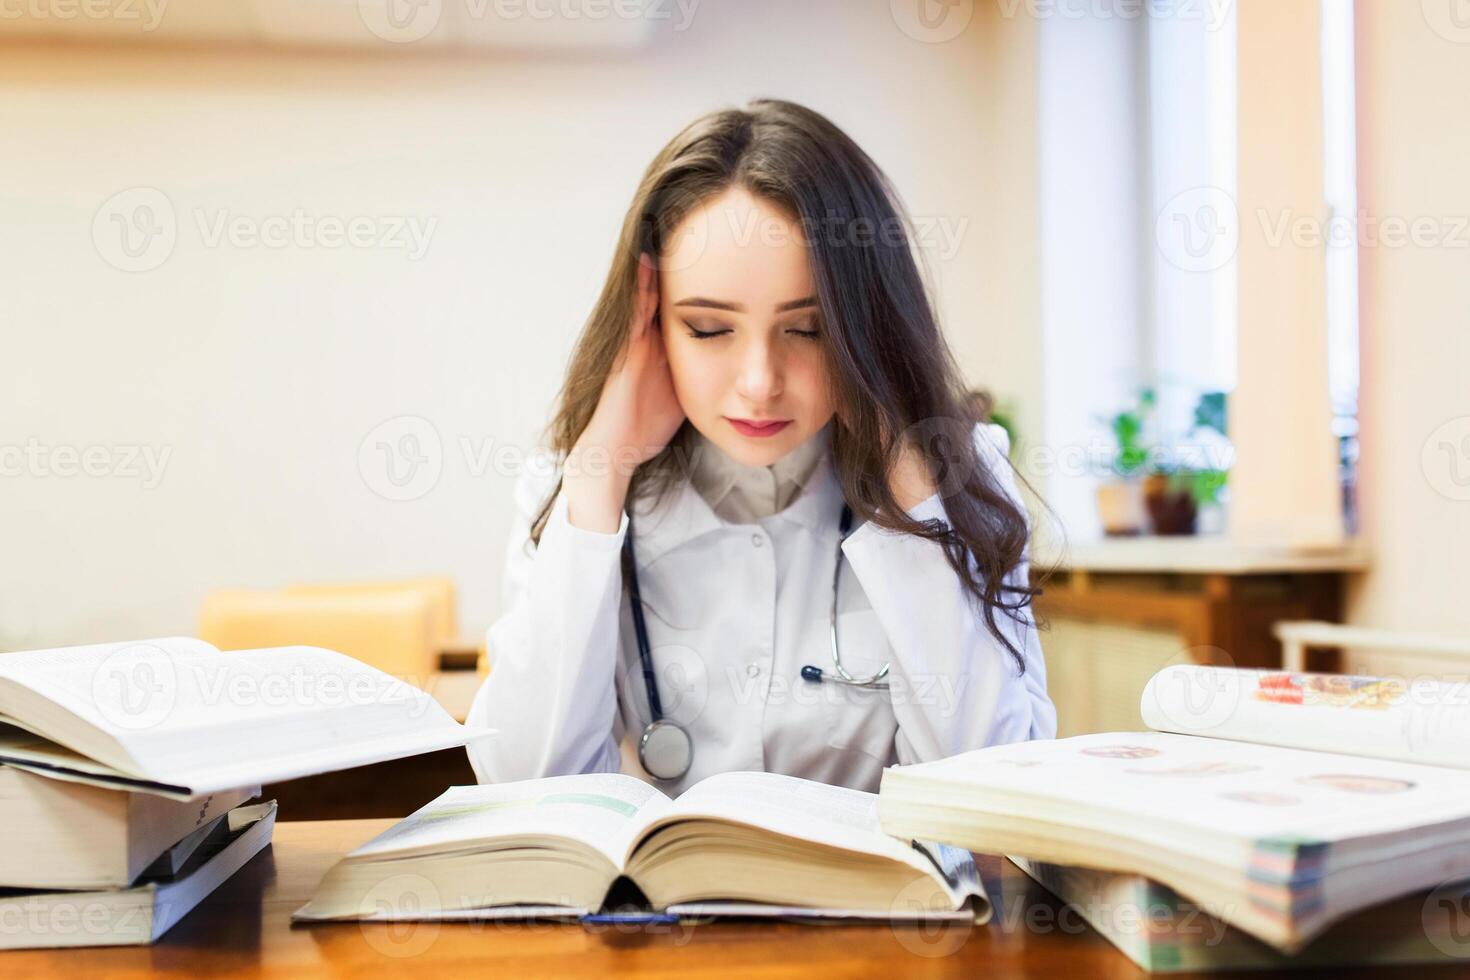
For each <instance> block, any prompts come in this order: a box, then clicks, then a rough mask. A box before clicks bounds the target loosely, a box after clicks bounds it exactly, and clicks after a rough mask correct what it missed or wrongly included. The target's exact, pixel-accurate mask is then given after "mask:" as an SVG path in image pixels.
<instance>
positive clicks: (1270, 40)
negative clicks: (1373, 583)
mask: <svg viewBox="0 0 1470 980" xmlns="http://www.w3.org/2000/svg"><path fill="white" fill-rule="evenodd" d="M1236 11H1237V15H1236V16H1237V26H1236V38H1237V42H1236V43H1237V49H1236V51H1237V59H1238V64H1239V68H1238V95H1239V102H1238V106H1237V114H1238V121H1237V135H1238V140H1239V149H1238V153H1237V160H1238V163H1237V189H1236V206H1237V212H1238V215H1239V216H1240V228H1241V231H1240V247H1239V251H1238V253H1237V259H1236V269H1237V277H1238V278H1237V283H1238V287H1237V289H1238V300H1237V310H1238V314H1237V324H1236V384H1235V390H1234V391H1233V392H1232V393H1231V396H1230V437H1231V440H1232V441H1233V442H1234V444H1235V450H1236V455H1235V465H1234V467H1233V468H1232V469H1231V471H1230V488H1231V490H1230V493H1231V497H1230V533H1231V535H1232V536H1233V537H1234V538H1236V539H1238V540H1242V541H1259V542H1266V543H1270V544H1288V543H1289V544H1303V545H1334V544H1339V543H1341V541H1342V539H1343V526H1342V518H1341V512H1342V508H1341V503H1340V500H1341V492H1340V490H1339V486H1338V475H1337V468H1338V464H1337V446H1336V442H1335V441H1334V440H1333V438H1332V436H1331V432H1332V411H1331V402H1330V399H1329V394H1328V392H1329V388H1328V348H1327V291H1326V290H1327V284H1326V266H1325V264H1324V262H1323V251H1322V249H1321V248H1320V247H1316V246H1313V245H1311V244H1310V243H1304V244H1296V243H1294V242H1292V241H1291V240H1289V239H1287V240H1284V241H1279V240H1275V238H1274V236H1273V235H1272V233H1271V232H1270V230H1269V229H1272V228H1276V227H1279V222H1280V221H1281V220H1282V216H1291V215H1314V214H1317V213H1319V212H1320V211H1321V210H1322V201H1323V199H1324V198H1323V172H1322V126H1323V120H1322V59H1321V54H1320V53H1321V45H1322V32H1321V24H1320V20H1319V16H1318V4H1317V3H1314V2H1306V0H1295V2H1290V3H1281V2H1280V0H1244V2H1242V3H1240V4H1239V5H1238V6H1237V7H1236Z"/></svg>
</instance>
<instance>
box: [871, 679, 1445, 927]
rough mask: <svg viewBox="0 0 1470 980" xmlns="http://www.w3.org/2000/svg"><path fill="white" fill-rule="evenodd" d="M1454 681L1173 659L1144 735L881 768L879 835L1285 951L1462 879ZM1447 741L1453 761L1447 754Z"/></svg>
mask: <svg viewBox="0 0 1470 980" xmlns="http://www.w3.org/2000/svg"><path fill="white" fill-rule="evenodd" d="M1455 695H1456V692H1455V691H1454V689H1453V685H1449V684H1444V683H1440V684H1437V685H1435V684H1429V683H1428V682H1423V683H1417V684H1397V683H1394V682H1390V681H1385V680H1383V679H1376V678H1339V677H1331V678H1318V677H1315V676H1313V675H1282V674H1280V673H1272V672H1264V671H1228V670H1225V669H1223V668H1205V667H1171V668H1169V669H1168V670H1166V671H1163V672H1161V673H1160V674H1158V675H1156V676H1155V677H1154V678H1153V680H1151V681H1150V683H1149V685H1148V686H1147V688H1146V690H1145V692H1144V696H1143V716H1144V718H1145V720H1146V721H1147V722H1148V723H1149V724H1150V725H1151V726H1152V727H1154V728H1155V729H1156V730H1155V731H1150V732H1115V733H1105V734H1094V735H1081V736H1077V737H1073V738H1067V739H1060V740H1057V741H1050V742H1024V743H1017V744H1013V745H1001V746H994V747H991V748H987V749H981V750H979V751H975V752H969V753H965V754H962V755H958V756H955V757H952V758H949V759H944V760H940V761H937V762H929V763H922V764H918V765H910V766H900V767H894V768H890V769H888V770H886V771H885V772H884V774H883V781H882V785H881V788H880V791H879V804H878V809H879V816H880V819H881V822H882V826H883V829H884V830H886V831H888V832H889V833H892V834H895V835H898V836H900V837H906V838H907V837H913V838H924V839H932V840H940V841H944V842H946V843H950V844H954V845H958V846H961V847H967V848H970V849H971V850H975V851H981V852H988V853H1001V854H1011V855H1017V856H1019V857H1022V858H1025V859H1029V860H1032V861H1039V862H1045V863H1049V864H1059V865H1072V866H1078V867H1084V868H1093V869H1099V870H1104V871H1115V872H1124V873H1130V874H1137V875H1143V876H1146V877H1147V878H1149V879H1152V880H1153V881H1155V882H1158V883H1160V884H1163V885H1166V886H1168V887H1169V888H1171V889H1173V890H1174V891H1176V892H1178V893H1179V894H1180V895H1182V896H1184V897H1185V898H1187V899H1189V900H1191V901H1194V902H1196V903H1199V904H1201V905H1205V906H1208V907H1209V908H1210V909H1211V910H1212V912H1213V914H1215V915H1217V916H1218V917H1219V918H1220V919H1222V920H1223V921H1225V922H1228V923H1229V924H1231V925H1233V926H1235V927H1236V928H1238V929H1240V930H1242V931H1244V932H1246V933H1249V934H1251V935H1253V936H1256V937H1258V938H1259V939H1261V940H1263V941H1264V942H1266V943H1269V944H1270V945H1271V946H1273V947H1275V948H1276V949H1278V950H1281V951H1283V952H1287V953H1292V952H1295V951H1297V950H1300V949H1301V948H1302V947H1303V946H1304V945H1306V944H1307V943H1308V942H1309V941H1310V940H1311V939H1312V938H1313V937H1315V936H1317V935H1319V934H1321V933H1322V932H1323V931H1324V930H1326V929H1327V928H1328V927H1329V926H1330V925H1331V924H1332V923H1334V922H1336V921H1338V920H1340V919H1342V918H1343V917H1344V916H1346V915H1349V914H1350V913H1353V912H1355V911H1358V910H1361V909H1365V908H1368V907H1370V906H1373V905H1376V904H1379V903H1382V902H1385V901H1387V900H1389V899H1392V898H1396V897H1398V896H1402V895H1407V894H1411V893H1414V892H1422V891H1426V890H1430V889H1434V888H1436V887H1439V886H1441V885H1444V884H1445V883H1447V882H1452V881H1454V880H1456V879H1459V878H1466V877H1470V771H1466V770H1464V769H1459V768H1451V767H1449V766H1447V765H1443V764H1439V765H1426V764H1423V763H1421V762H1413V761H1403V760H1405V759H1406V758H1423V759H1426V760H1432V761H1434V762H1440V763H1442V762H1447V761H1455V762H1457V763H1458V764H1459V765H1466V764H1470V753H1467V752H1466V749H1467V748H1470V742H1467V741H1466V740H1465V735H1466V733H1467V732H1470V726H1467V725H1466V724H1465V719H1466V718H1467V717H1470V713H1467V712H1465V710H1464V709H1463V708H1459V709H1458V710H1457V709H1456V697H1455ZM1457 745H1459V746H1461V748H1460V749H1459V753H1458V755H1457V754H1456V752H1455V750H1454V747H1455V746H1457Z"/></svg>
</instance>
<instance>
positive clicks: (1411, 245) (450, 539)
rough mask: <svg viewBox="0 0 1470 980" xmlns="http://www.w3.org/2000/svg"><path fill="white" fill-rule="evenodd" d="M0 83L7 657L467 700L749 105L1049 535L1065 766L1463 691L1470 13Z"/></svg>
mask: <svg viewBox="0 0 1470 980" xmlns="http://www.w3.org/2000/svg"><path fill="white" fill-rule="evenodd" d="M0 90H3V91H4V92H5V95H6V97H5V99H4V100H3V101H0V133H3V134H4V135H3V144H4V151H3V152H0V215H3V222H4V234H3V235H0V287H3V288H0V325H3V327H0V329H3V331H4V347H3V357H0V554H3V560H0V650H14V649H27V648H37V647H49V646H59V645H65V644H72V643H82V642H89V641H96V642H100V641H105V640H117V639H129V638H138V637H147V636H159V635H168V634H179V633H184V634H197V635H203V636H205V637H206V638H207V639H212V640H214V641H215V642H217V643H219V645H221V646H249V645H259V644H261V643H268V642H273V641H279V642H292V641H294V640H295V639H297V638H301V639H306V640H308V641H310V642H320V643H323V644H325V645H332V644H333V643H335V644H336V645H338V647H339V648H340V649H343V650H344V651H345V652H349V653H354V654H356V655H359V656H362V657H363V658H364V659H370V660H373V661H375V662H377V663H378V664H379V665H381V666H384V667H386V668H387V669H392V670H395V671H398V672H401V673H406V674H413V675H415V676H417V677H422V678H426V679H427V680H426V686H429V687H431V688H434V687H435V686H436V685H437V684H438V683H439V681H438V680H437V678H439V676H440V674H442V673H444V672H446V671H449V670H450V669H452V668H455V667H474V666H478V668H479V671H478V672H483V670H484V669H485V668H486V658H485V657H484V656H483V654H484V653H485V651H483V650H482V649H480V646H481V644H482V642H483V636H484V633H485V629H486V627H487V626H488V625H489V624H490V623H491V622H492V621H493V619H494V618H495V616H496V615H497V613H498V611H499V608H500V593H499V586H500V570H501V562H502V560H503V555H504V548H505V543H506V541H505V537H506V534H507V530H508V526H509V521H510V515H511V504H510V490H511V487H512V485H513V483H514V481H515V478H516V476H517V475H518V473H519V472H520V471H521V469H522V468H523V467H525V466H528V465H537V463H536V460H537V458H538V457H537V454H536V452H535V450H536V447H537V445H538V437H539V434H540V430H541V427H542V426H543V425H544V423H545V421H546V420H547V418H548V415H549V412H550V411H551V409H552V405H553V399H554V396H555V394H556V390H557V386H558V385H559V383H560V381H561V378H562V375H563V372H564V369H565V366H566V362H567V358H568V355H569V353H570V351H571V347H572V344H573V341H574V339H575V337H576V335H577V333H578V332H579V330H580V328H581V325H582V323H583V322H584V320H585V318H586V316H587V314H588V312H589V310H590V307H591V304H592V303H593V301H594V299H595V297H596V295H597V293H598V290H599V288H600V286H601V283H602V280H603V278H604V276H605V274H606V271H607V268H608V265H609V261H610V258H611V255H612V249H613V245H614V242H615V239H616V235H617V231H618V228H619V223H620V221H621V219H622V216H623V213H624V211H625V209H626V207H627V206H628V203H629V201H630V200H631V197H632V194H633V190H634V187H635V184H636V182H637V180H638V177H639V175H640V174H641V172H642V170H643V168H644V167H645V166H646V165H647V164H648V162H649V161H650V159H651V158H652V156H653V155H654V153H655V152H656V151H657V150H658V149H659V148H660V147H661V146H662V145H663V144H664V142H666V141H667V140H668V139H669V138H670V137H671V136H672V135H673V134H674V133H675V132H677V131H678V130H679V129H680V128H681V127H682V126H683V125H685V124H686V123H687V122H689V121H690V120H691V119H693V118H694V117H695V116H697V115H699V114H701V113H703V112H706V111H708V110H710V109H713V108H716V107H720V106H725V105H738V104H741V103H743V102H745V101H747V100H748V99H751V98H754V97H759V96H775V97H780V98H786V99H792V100H796V101H799V102H803V103H806V104H808V105H810V106H812V107H813V108H815V109H817V110H818V111H821V112H823V113H825V114H827V115H828V116H829V117H830V118H832V119H833V120H834V121H835V122H836V123H837V124H838V125H840V126H842V127H843V128H845V129H846V130H847V131H848V132H849V133H850V134H851V135H852V136H853V137H854V138H855V139H856V140H857V141H858V142H859V143H860V144H861V145H862V146H863V147H864V148H865V149H866V150H867V151H868V152H869V153H870V154H871V155H872V156H873V157H874V158H875V159H876V160H877V161H878V163H879V164H880V166H882V167H883V168H884V169H885V170H886V171H887V173H888V174H889V175H890V177H891V178H892V179H893V181H894V183H895V184H896V186H897V188H898V189H899V191H900V193H901V194H902V195H903V197H904V199H905V201H906V203H907V205H908V207H909V209H910V211H911V213H912V214H913V216H914V218H915V222H916V228H917V231H918V242H917V246H918V248H919V249H920V250H921V252H922V254H923V258H924V261H925V264H926V267H927V269H928V272H929V275H930V277H931V279H932V283H933V289H934V291H935V297H936V302H937V305H938V308H939V310H940V313H941V315H942V319H943V323H944V326H945V329H946V331H947V334H948V336H949V339H950V342H951V344H952V346H953V348H954V350H955V352H956V354H957V356H958V357H959V359H960V362H961V364H962V365H963V366H964V368H965V370H966V372H967V375H968V377H969V379H970V381H971V382H972V383H973V385H974V386H975V388H976V389H977V390H980V391H983V392H984V394H985V397H984V399H983V401H984V402H985V403H986V404H988V405H989V411H990V413H991V414H992V416H993V417H994V418H995V419H996V420H997V421H1000V422H1002V423H1003V424H1004V425H1006V426H1007V428H1009V429H1010V430H1011V433H1012V445H1013V459H1014V462H1015V464H1016V466H1017V467H1018V468H1019V469H1020V470H1021V471H1022V472H1023V473H1025V474H1026V475H1027V477H1028V479H1029V480H1030V482H1031V483H1032V484H1033V486H1034V487H1035V488H1036V490H1037V491H1038V494H1039V498H1040V500H1042V501H1045V505H1046V508H1043V507H1042V506H1041V505H1040V504H1038V507H1037V516H1038V522H1037V524H1038V528H1039V531H1038V540H1037V542H1036V547H1035V550H1036V556H1037V561H1038V564H1050V563H1055V564H1057V565H1058V566H1059V569H1060V570H1059V573H1058V575H1057V576H1056V577H1055V578H1054V579H1053V582H1052V584H1051V585H1050V586H1049V587H1048V592H1047V596H1046V597H1045V598H1044V599H1043V601H1042V606H1041V608H1042V612H1043V614H1044V615H1045V616H1046V617H1047V619H1048V620H1049V621H1050V624H1051V629H1050V632H1049V633H1048V634H1047V635H1045V636H1044V638H1043V645H1044V646H1045V647H1046V648H1047V655H1048V660H1049V663H1050V668H1051V671H1050V676H1051V683H1052V688H1053V692H1054V696H1055V697H1056V699H1057V702H1058V707H1059V710H1060V712H1061V716H1062V728H1063V731H1062V734H1072V733H1075V732H1078V731H1087V730H1095V729H1108V728H1118V727H1124V726H1131V727H1137V726H1138V724H1139V723H1138V721H1137V700H1138V690H1139V689H1140V688H1141V686H1142V681H1143V680H1144V679H1146V678H1147V676H1148V675H1149V674H1151V673H1152V672H1153V671H1154V670H1156V669H1158V668H1159V667H1160V666H1162V665H1163V664H1164V663H1167V662H1172V661H1182V660H1188V661H1195V662H1215V663H1236V664H1241V665H1252V666H1280V665H1282V664H1286V665H1288V666H1290V665H1293V664H1295V665H1298V666H1300V665H1302V664H1306V665H1308V666H1315V667H1319V668H1322V669H1344V668H1348V667H1360V668H1364V669H1373V670H1379V671H1398V672H1409V671H1420V670H1428V671H1434V672H1439V673H1445V672H1453V671H1455V670H1457V669H1460V666H1459V665H1461V664H1463V663H1464V662H1465V658H1466V657H1470V649H1467V646H1466V645H1467V643H1470V612H1467V609H1470V604H1467V603H1466V602H1465V601H1464V600H1463V598H1462V593H1463V581H1464V580H1463V568H1464V567H1465V559H1464V556H1465V554H1466V551H1467V549H1470V386H1467V384H1466V374H1467V369H1470V326H1467V325H1466V323H1465V317H1466V310H1467V309H1470V276H1467V274H1466V269H1467V267H1466V261H1467V258H1470V227H1467V224H1470V183H1467V180H1466V177H1465V174H1466V173H1470V126H1467V123H1466V121H1465V120H1466V119H1470V15H1467V13H1466V11H1465V10H1464V9H1462V5H1461V4H1459V3H1458V2H1457V0H1422V2H1421V3H1410V2H1403V0H1358V2H1356V3H1354V2H1351V0H1287V2H1282V0H1176V2H1169V0H1157V2H1143V0H891V2H890V0H860V2H859V0H806V2H795V3H793V2H778V0H738V2H737V0H231V2H226V0H0ZM541 460H542V463H543V464H544V457H542V458H541ZM389 595H391V596H394V597H396V598H394V599H392V600H389V599H386V598H384V597H385V596H389ZM395 603H397V604H396V605H395ZM1302 623H1307V624H1328V625H1329V626H1330V627H1331V628H1330V629H1328V630H1327V631H1326V632H1321V631H1320V630H1319V628H1318V627H1317V626H1315V625H1308V626H1301V625H1300V624H1302ZM1283 624H1285V625H1283ZM1293 624H1297V625H1293ZM1293 630H1297V632H1296V633H1293V632H1292V631H1293ZM1303 630H1305V632H1302V631H1303ZM1313 630H1318V632H1313ZM490 659H492V660H493V651H490ZM473 677H474V674H471V678H473ZM472 689H473V686H472V685H471V684H467V683H465V684H461V685H460V687H458V688H455V689H454V690H455V691H456V692H457V693H445V694H444V697H445V698H446V699H449V700H456V699H458V700H457V701H456V703H459V702H460V701H463V700H464V698H465V697H466V696H467V695H466V693H465V692H466V691H472ZM443 690H444V691H445V692H449V691H450V687H444V688H443Z"/></svg>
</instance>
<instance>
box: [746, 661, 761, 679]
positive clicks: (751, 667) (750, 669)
mask: <svg viewBox="0 0 1470 980" xmlns="http://www.w3.org/2000/svg"><path fill="white" fill-rule="evenodd" d="M760 672H761V665H760V664H746V665H745V673H746V675H747V676H750V677H754V676H756V675H757V674H759V673H760Z"/></svg>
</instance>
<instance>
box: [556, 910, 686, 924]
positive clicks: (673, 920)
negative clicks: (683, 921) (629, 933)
mask: <svg viewBox="0 0 1470 980" xmlns="http://www.w3.org/2000/svg"><path fill="white" fill-rule="evenodd" d="M580 921H581V923H582V925H584V926H603V925H638V926H648V925H654V926H665V925H675V924H677V923H678V921H679V917H678V916H677V915H672V914H670V913H667V912H598V913H593V914H590V915H584V916H582V917H581V919H580Z"/></svg>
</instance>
